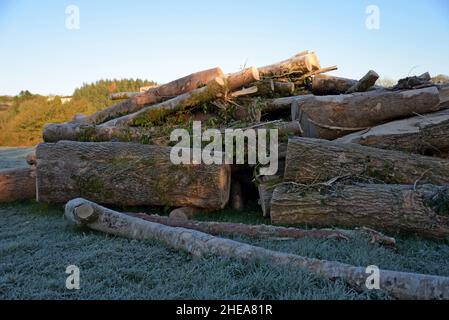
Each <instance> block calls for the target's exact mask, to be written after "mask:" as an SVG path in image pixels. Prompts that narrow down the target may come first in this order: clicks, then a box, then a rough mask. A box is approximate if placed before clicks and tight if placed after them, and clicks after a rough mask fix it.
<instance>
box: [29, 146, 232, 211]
mask: <svg viewBox="0 0 449 320" xmlns="http://www.w3.org/2000/svg"><path fill="white" fill-rule="evenodd" d="M170 151H171V148H167V147H158V146H149V145H141V144H134V143H120V142H117V143H113V142H99V143H86V142H71V141H61V142H58V143H56V144H49V143H43V144H40V145H39V146H38V147H37V159H38V161H37V189H38V201H41V202H54V203H62V202H66V201H68V200H70V199H73V198H76V197H85V198H88V199H91V200H92V201H97V202H100V203H105V204H113V205H120V206H134V205H155V206H170V207H198V208H206V209H211V210H214V209H221V208H224V206H225V205H226V204H227V202H228V200H229V192H230V167H229V166H228V165H203V164H202V165H174V164H173V163H172V162H171V160H170Z"/></svg>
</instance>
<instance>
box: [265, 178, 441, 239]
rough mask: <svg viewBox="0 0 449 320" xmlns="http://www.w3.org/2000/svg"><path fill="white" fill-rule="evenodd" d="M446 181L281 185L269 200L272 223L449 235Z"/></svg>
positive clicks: (420, 234)
mask: <svg viewBox="0 0 449 320" xmlns="http://www.w3.org/2000/svg"><path fill="white" fill-rule="evenodd" d="M448 206H449V188H448V186H435V185H420V186H413V185H394V184H392V185H386V184H355V185H345V184H343V183H338V182H335V183H334V184H332V185H329V186H325V185H317V186H305V187H304V186H292V185H288V184H284V185H281V186H278V187H277V188H276V189H275V190H274V192H273V196H272V199H271V221H272V223H273V224H282V225H292V224H307V225H310V226H324V225H333V226H341V227H344V228H352V227H357V226H361V225H362V226H367V227H369V228H374V229H376V230H380V231H386V232H390V233H392V234H394V233H398V232H399V233H403V234H415V235H419V236H422V237H425V238H429V239H436V240H442V239H443V240H444V239H447V238H448V237H449V217H448V216H447V214H448V213H449V212H448Z"/></svg>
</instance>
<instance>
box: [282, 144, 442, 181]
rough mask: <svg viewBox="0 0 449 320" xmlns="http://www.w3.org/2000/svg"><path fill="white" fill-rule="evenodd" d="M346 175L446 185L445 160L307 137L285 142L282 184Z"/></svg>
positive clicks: (329, 178) (322, 179)
mask: <svg viewBox="0 0 449 320" xmlns="http://www.w3.org/2000/svg"><path fill="white" fill-rule="evenodd" d="M347 175H351V176H359V177H365V178H371V179H373V180H378V181H383V182H386V183H394V184H414V183H415V182H416V181H418V182H421V183H433V184H447V183H449V160H446V159H440V158H434V157H427V156H422V155H417V154H409V153H405V152H401V151H393V150H383V149H377V148H371V147H365V146H361V145H358V144H350V143H337V142H334V141H326V140H318V139H311V138H292V139H290V140H289V143H288V149H287V159H286V167H285V174H284V181H290V182H297V183H303V184H311V183H314V182H325V181H328V180H331V179H334V178H336V177H339V176H347Z"/></svg>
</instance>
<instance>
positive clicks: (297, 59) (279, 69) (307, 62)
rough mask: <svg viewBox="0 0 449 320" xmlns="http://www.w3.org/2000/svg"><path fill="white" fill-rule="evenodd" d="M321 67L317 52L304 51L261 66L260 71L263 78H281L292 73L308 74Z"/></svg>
mask: <svg viewBox="0 0 449 320" xmlns="http://www.w3.org/2000/svg"><path fill="white" fill-rule="evenodd" d="M320 68H321V67H320V61H319V60H318V57H317V56H316V55H315V53H314V52H309V51H304V52H301V53H298V54H297V55H295V56H293V57H292V58H290V59H287V60H284V61H281V62H279V63H275V64H272V65H269V66H265V67H262V68H259V73H260V76H261V77H262V78H273V77H274V78H279V77H283V76H285V75H288V74H291V73H300V74H301V73H302V74H307V73H309V72H312V71H314V70H318V69H320Z"/></svg>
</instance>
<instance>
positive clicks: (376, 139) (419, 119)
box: [335, 110, 449, 157]
mask: <svg viewBox="0 0 449 320" xmlns="http://www.w3.org/2000/svg"><path fill="white" fill-rule="evenodd" d="M448 134H449V110H442V111H439V112H436V113H430V114H426V115H419V116H416V117H413V118H408V119H403V120H397V121H393V122H389V123H386V124H383V125H380V126H377V127H373V128H371V129H368V130H364V131H360V132H356V133H352V134H350V135H347V136H344V137H342V138H339V139H337V140H335V142H339V143H357V144H361V145H363V146H370V147H374V148H381V149H389V150H399V151H406V152H412V153H418V154H423V155H428V156H437V157H438V156H441V155H442V154H445V153H447V152H449V135H448Z"/></svg>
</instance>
